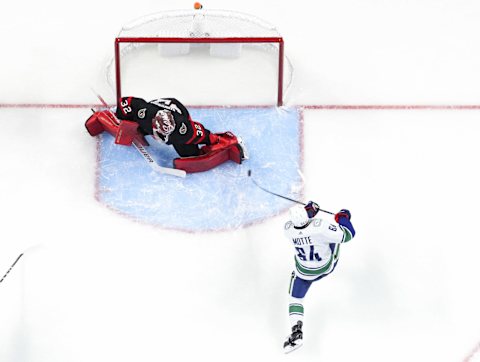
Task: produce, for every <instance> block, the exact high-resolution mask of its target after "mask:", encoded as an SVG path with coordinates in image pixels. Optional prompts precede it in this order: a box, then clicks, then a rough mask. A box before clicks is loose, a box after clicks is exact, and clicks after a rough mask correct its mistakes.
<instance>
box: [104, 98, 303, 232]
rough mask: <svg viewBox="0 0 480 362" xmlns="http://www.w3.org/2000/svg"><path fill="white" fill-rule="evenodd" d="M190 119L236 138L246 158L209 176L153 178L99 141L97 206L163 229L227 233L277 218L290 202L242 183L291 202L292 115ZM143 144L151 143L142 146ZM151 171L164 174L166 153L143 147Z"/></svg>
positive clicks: (246, 111) (246, 113)
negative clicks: (152, 163)
mask: <svg viewBox="0 0 480 362" xmlns="http://www.w3.org/2000/svg"><path fill="white" fill-rule="evenodd" d="M190 113H191V116H192V118H193V119H194V120H196V121H198V122H200V123H202V124H203V125H204V126H205V127H206V128H208V129H209V130H211V131H212V132H215V133H218V132H225V131H232V132H233V133H234V134H235V135H237V136H241V137H242V138H243V140H244V142H245V144H246V146H247V149H248V151H249V155H250V159H248V160H246V161H244V162H243V163H242V164H241V165H239V164H237V163H234V162H231V161H228V162H226V163H224V164H222V165H220V166H218V167H216V168H214V169H212V170H210V171H206V172H200V173H194V174H188V175H187V177H186V178H184V179H182V178H178V177H174V176H168V175H164V174H158V173H155V172H154V171H153V170H152V169H151V168H150V167H149V165H148V164H147V163H146V162H145V161H144V159H143V158H142V157H141V156H140V155H139V154H138V153H137V151H136V150H135V149H134V148H133V147H125V146H119V145H115V143H114V140H113V137H112V136H110V135H109V134H105V133H104V134H102V135H101V137H102V138H101V141H100V150H99V167H98V168H99V172H98V180H97V183H98V197H99V200H100V201H101V202H102V203H104V204H106V205H107V206H109V207H110V208H112V209H114V210H116V211H118V212H119V213H121V214H123V215H127V216H129V217H131V218H132V219H135V220H138V221H141V222H144V223H147V224H152V225H155V226H160V227H163V228H166V229H175V230H183V231H189V232H195V231H210V230H211V231H214V230H215V231H218V230H229V229H235V228H239V227H242V226H246V225H250V224H254V223H258V222H261V221H262V220H264V219H267V218H270V217H273V216H275V215H278V214H279V213H280V212H282V211H283V210H285V209H286V208H288V207H289V206H290V205H291V203H290V202H289V201H286V200H284V199H281V198H278V197H276V196H273V195H270V194H268V193H266V192H265V191H263V190H261V189H260V188H258V187H257V186H255V184H254V183H253V182H251V180H250V179H249V177H248V176H247V174H248V170H252V177H254V178H255V181H256V182H257V183H258V184H259V185H261V186H262V187H264V188H266V189H268V190H271V191H273V192H275V193H278V194H281V195H284V196H287V197H291V198H299V197H301V195H302V193H303V181H302V179H301V177H300V174H299V172H298V170H299V169H300V167H301V153H302V149H301V144H302V142H301V137H302V132H301V131H302V129H301V116H300V111H299V110H298V109H297V108H277V107H272V108H260V109H259V108H234V109H232V108H214V109H212V108H196V109H192V110H191V112H190ZM150 141H151V142H150ZM149 143H150V145H151V146H150V147H148V150H149V152H150V154H151V155H152V156H153V157H154V158H155V160H156V161H157V162H158V164H159V165H161V166H165V167H172V160H173V159H174V158H175V157H178V155H177V154H176V152H175V150H174V149H173V147H172V146H167V145H162V144H159V143H157V142H155V141H154V140H149Z"/></svg>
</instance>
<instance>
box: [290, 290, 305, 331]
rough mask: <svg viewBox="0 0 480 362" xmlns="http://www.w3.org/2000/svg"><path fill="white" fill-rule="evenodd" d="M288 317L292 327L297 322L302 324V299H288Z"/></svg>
mask: <svg viewBox="0 0 480 362" xmlns="http://www.w3.org/2000/svg"><path fill="white" fill-rule="evenodd" d="M288 316H289V319H290V325H291V326H292V327H293V326H295V325H296V324H297V322H298V321H301V322H302V323H303V298H295V297H292V296H291V297H290V303H289V304H288Z"/></svg>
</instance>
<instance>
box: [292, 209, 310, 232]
mask: <svg viewBox="0 0 480 362" xmlns="http://www.w3.org/2000/svg"><path fill="white" fill-rule="evenodd" d="M289 213H290V220H291V221H292V223H293V225H294V226H297V227H301V226H304V225H306V224H307V223H308V220H309V218H308V214H307V210H305V208H304V207H303V206H302V205H295V206H294V207H292V208H291V209H290V210H289Z"/></svg>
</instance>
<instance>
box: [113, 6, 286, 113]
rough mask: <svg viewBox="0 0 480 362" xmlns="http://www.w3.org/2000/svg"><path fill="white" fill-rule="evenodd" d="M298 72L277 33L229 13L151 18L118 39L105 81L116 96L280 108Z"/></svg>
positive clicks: (184, 13) (124, 31)
mask: <svg viewBox="0 0 480 362" xmlns="http://www.w3.org/2000/svg"><path fill="white" fill-rule="evenodd" d="M292 76H293V67H292V66H291V63H290V61H289V60H288V58H287V57H286V56H285V54H284V43H283V38H282V37H281V36H280V34H279V32H278V30H277V29H276V28H275V27H274V26H272V25H270V24H268V23H267V22H265V21H263V20H261V19H259V18H257V17H254V16H252V15H248V14H244V13H239V12H232V11H224V10H203V9H202V10H191V11H188V10H184V11H167V12H161V13H156V14H152V15H149V16H146V17H143V18H140V19H138V20H135V21H133V22H131V23H129V24H127V25H125V26H124V27H123V28H122V29H121V31H120V32H119V34H118V36H117V38H116V39H115V56H114V57H113V58H112V59H111V61H110V62H109V64H108V66H107V82H108V84H109V85H110V86H111V87H112V89H114V91H115V95H116V97H117V98H118V97H120V96H126V95H134V96H139V97H142V98H159V97H175V98H178V99H181V100H182V101H183V102H185V103H186V104H189V105H273V104H277V105H282V104H283V99H284V97H285V94H286V93H287V91H288V88H289V86H290V84H291V82H292Z"/></svg>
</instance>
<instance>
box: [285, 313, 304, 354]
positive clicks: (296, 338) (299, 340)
mask: <svg viewBox="0 0 480 362" xmlns="http://www.w3.org/2000/svg"><path fill="white" fill-rule="evenodd" d="M302 325H303V323H302V322H301V321H298V322H297V324H296V325H294V326H293V327H292V334H291V335H289V336H288V337H287V340H286V341H285V343H284V344H283V350H284V351H285V353H289V352H292V351H295V350H296V349H297V348H300V347H301V346H302V344H303V332H302Z"/></svg>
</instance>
